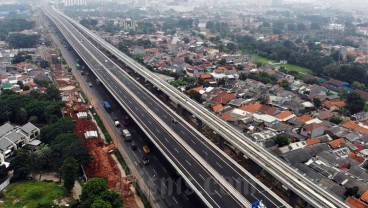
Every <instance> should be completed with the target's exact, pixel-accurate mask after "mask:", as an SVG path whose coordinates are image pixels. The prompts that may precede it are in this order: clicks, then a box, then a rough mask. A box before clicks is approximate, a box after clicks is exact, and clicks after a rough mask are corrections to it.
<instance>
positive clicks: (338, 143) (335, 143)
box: [328, 138, 345, 149]
mask: <svg viewBox="0 0 368 208" xmlns="http://www.w3.org/2000/svg"><path fill="white" fill-rule="evenodd" d="M343 143H345V139H344V138H340V139H335V140H332V141H330V142H329V143H328V144H329V145H330V146H331V148H332V149H337V148H340V147H341V144H343Z"/></svg>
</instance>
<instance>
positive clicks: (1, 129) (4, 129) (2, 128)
mask: <svg viewBox="0 0 368 208" xmlns="http://www.w3.org/2000/svg"><path fill="white" fill-rule="evenodd" d="M13 129H14V126H13V125H11V124H10V123H8V122H7V123H4V124H3V125H2V126H0V137H1V136H3V135H4V134H6V133H8V132H9V131H11V130H13Z"/></svg>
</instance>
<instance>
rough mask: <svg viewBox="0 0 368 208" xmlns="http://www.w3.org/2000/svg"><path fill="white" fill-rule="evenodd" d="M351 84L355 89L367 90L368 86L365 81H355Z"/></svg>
mask: <svg viewBox="0 0 368 208" xmlns="http://www.w3.org/2000/svg"><path fill="white" fill-rule="evenodd" d="M351 86H352V87H353V88H354V89H359V90H365V88H366V86H365V84H364V83H360V82H358V81H355V82H353V83H352V84H351Z"/></svg>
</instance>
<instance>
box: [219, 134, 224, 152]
mask: <svg viewBox="0 0 368 208" xmlns="http://www.w3.org/2000/svg"><path fill="white" fill-rule="evenodd" d="M219 147H220V149H221V150H224V148H225V139H224V138H223V137H222V136H220V135H219Z"/></svg>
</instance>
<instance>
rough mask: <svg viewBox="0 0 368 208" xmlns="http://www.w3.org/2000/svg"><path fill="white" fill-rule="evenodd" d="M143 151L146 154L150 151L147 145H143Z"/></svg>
mask: <svg viewBox="0 0 368 208" xmlns="http://www.w3.org/2000/svg"><path fill="white" fill-rule="evenodd" d="M143 152H144V153H146V154H149V153H150V152H151V150H150V148H149V146H148V145H145V146H143Z"/></svg>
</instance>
